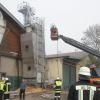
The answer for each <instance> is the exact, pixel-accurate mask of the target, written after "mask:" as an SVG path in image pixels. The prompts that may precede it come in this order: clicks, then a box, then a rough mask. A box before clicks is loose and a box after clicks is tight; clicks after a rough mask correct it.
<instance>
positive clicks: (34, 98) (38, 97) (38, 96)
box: [11, 92, 67, 100]
mask: <svg viewBox="0 0 100 100" xmlns="http://www.w3.org/2000/svg"><path fill="white" fill-rule="evenodd" d="M11 100H19V97H18V96H15V97H14V96H13V98H12V99H11ZM25 100H54V95H53V93H35V94H27V95H26V98H25ZM61 100H67V93H65V92H64V93H62V95H61Z"/></svg>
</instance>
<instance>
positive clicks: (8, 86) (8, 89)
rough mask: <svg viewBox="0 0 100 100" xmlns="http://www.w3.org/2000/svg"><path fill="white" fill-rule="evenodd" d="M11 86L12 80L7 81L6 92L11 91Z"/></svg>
mask: <svg viewBox="0 0 100 100" xmlns="http://www.w3.org/2000/svg"><path fill="white" fill-rule="evenodd" d="M10 86H11V83H10V82H8V83H6V91H5V93H4V94H9V93H10Z"/></svg>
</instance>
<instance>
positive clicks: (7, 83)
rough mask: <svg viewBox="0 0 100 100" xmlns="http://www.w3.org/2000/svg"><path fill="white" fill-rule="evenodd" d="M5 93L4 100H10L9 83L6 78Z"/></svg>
mask: <svg viewBox="0 0 100 100" xmlns="http://www.w3.org/2000/svg"><path fill="white" fill-rule="evenodd" d="M5 87H6V89H5V92H4V100H10V88H11V83H10V81H9V79H8V78H5Z"/></svg>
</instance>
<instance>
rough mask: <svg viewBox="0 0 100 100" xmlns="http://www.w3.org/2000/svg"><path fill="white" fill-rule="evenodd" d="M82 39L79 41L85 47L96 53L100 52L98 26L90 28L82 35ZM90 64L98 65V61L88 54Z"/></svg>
mask: <svg viewBox="0 0 100 100" xmlns="http://www.w3.org/2000/svg"><path fill="white" fill-rule="evenodd" d="M83 34H84V37H83V38H82V39H81V40H82V42H83V43H84V44H85V45H88V46H90V47H92V48H94V49H96V50H98V51H100V25H97V24H96V25H93V26H90V27H89V28H88V29H87V30H86V31H85V32H84V33H83ZM89 58H90V60H91V63H92V64H93V63H94V64H96V65H97V66H99V65H100V59H98V58H97V57H95V56H93V55H91V54H89Z"/></svg>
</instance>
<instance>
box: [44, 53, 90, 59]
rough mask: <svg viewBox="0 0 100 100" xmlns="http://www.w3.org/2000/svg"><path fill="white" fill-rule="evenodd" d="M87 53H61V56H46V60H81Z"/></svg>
mask: <svg viewBox="0 0 100 100" xmlns="http://www.w3.org/2000/svg"><path fill="white" fill-rule="evenodd" d="M87 55H88V53H86V52H70V53H61V54H52V55H46V58H48V59H49V58H56V57H59V58H60V57H69V58H75V59H81V58H83V57H85V56H87Z"/></svg>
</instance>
